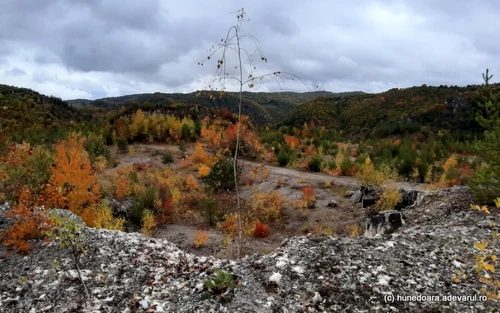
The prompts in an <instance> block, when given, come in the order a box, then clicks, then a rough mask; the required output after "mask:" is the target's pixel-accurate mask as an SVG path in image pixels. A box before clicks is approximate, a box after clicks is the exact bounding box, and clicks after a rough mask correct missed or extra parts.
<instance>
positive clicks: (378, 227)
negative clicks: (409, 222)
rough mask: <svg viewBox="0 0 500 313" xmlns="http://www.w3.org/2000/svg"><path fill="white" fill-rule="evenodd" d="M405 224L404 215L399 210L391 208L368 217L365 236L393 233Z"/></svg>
mask: <svg viewBox="0 0 500 313" xmlns="http://www.w3.org/2000/svg"><path fill="white" fill-rule="evenodd" d="M403 224H404V221H403V216H402V215H401V212H399V211H395V210H390V211H380V212H377V213H376V214H374V215H371V216H368V218H367V219H366V224H365V229H366V230H365V237H373V236H375V235H377V234H380V235H385V234H390V233H393V232H394V231H395V230H396V229H398V228H400V227H401V226H403Z"/></svg>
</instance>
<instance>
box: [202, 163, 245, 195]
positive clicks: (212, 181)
mask: <svg viewBox="0 0 500 313" xmlns="http://www.w3.org/2000/svg"><path fill="white" fill-rule="evenodd" d="M234 165H235V164H234V159H232V158H230V157H221V158H220V159H219V160H218V161H217V162H216V163H215V164H214V165H213V166H212V168H211V169H210V174H208V176H207V177H205V178H204V181H205V183H206V184H207V185H208V186H209V187H211V188H213V189H214V190H217V191H220V190H234V188H235V177H234ZM240 177H241V167H240V166H238V165H236V182H239V181H240Z"/></svg>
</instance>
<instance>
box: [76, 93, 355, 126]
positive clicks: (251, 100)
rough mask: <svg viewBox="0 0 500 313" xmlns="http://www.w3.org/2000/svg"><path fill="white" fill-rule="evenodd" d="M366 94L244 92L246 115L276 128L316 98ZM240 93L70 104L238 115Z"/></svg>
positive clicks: (140, 96)
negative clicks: (199, 108) (188, 109)
mask: <svg viewBox="0 0 500 313" xmlns="http://www.w3.org/2000/svg"><path fill="white" fill-rule="evenodd" d="M354 94H362V92H346V93H332V92H328V91H314V92H304V93H297V92H244V93H243V105H242V108H243V113H244V114H245V115H249V116H250V117H251V119H252V121H253V122H254V123H255V124H257V125H264V124H273V123H274V122H275V121H276V120H279V119H281V118H282V117H284V116H285V115H286V114H287V113H288V112H289V111H290V110H292V109H293V108H295V107H296V106H298V105H300V104H302V103H304V102H308V101H311V100H313V99H315V98H316V97H321V96H335V97H344V96H349V95H354ZM238 95H239V94H238V93H236V92H227V93H225V94H224V96H223V97H219V94H218V93H213V96H214V97H212V98H211V97H210V93H205V92H201V93H196V92H193V93H186V94H183V93H159V92H157V93H148V94H135V95H127V96H122V97H113V98H103V99H97V100H93V101H90V100H84V99H75V100H68V103H69V104H70V105H72V106H74V107H100V108H104V109H109V110H114V109H119V108H121V107H122V106H123V107H125V109H130V108H134V109H138V108H142V109H146V110H147V109H156V108H159V109H165V108H167V109H168V108H179V107H186V106H204V107H208V108H223V107H225V108H227V109H229V111H231V112H233V113H236V112H237V106H238Z"/></svg>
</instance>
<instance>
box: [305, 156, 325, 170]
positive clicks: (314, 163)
mask: <svg viewBox="0 0 500 313" xmlns="http://www.w3.org/2000/svg"><path fill="white" fill-rule="evenodd" d="M322 161H323V160H322V159H321V158H320V157H313V158H311V159H310V160H309V162H308V163H307V166H308V167H309V169H310V170H311V171H313V172H319V171H321V163H322Z"/></svg>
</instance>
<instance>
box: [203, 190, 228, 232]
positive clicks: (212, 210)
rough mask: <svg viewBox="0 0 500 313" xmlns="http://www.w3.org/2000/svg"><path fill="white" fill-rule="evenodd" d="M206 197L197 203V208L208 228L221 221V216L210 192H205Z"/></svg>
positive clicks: (217, 204)
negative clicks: (198, 207) (200, 211)
mask: <svg viewBox="0 0 500 313" xmlns="http://www.w3.org/2000/svg"><path fill="white" fill-rule="evenodd" d="M206 194H207V196H206V197H205V198H202V199H201V200H200V202H199V206H200V208H201V210H202V214H203V216H204V217H205V218H206V219H207V221H208V224H210V226H215V225H217V222H219V221H220V220H222V218H223V216H224V215H223V214H222V213H221V212H220V209H219V203H218V202H217V200H216V199H215V198H214V197H213V192H212V191H207V192H206Z"/></svg>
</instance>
